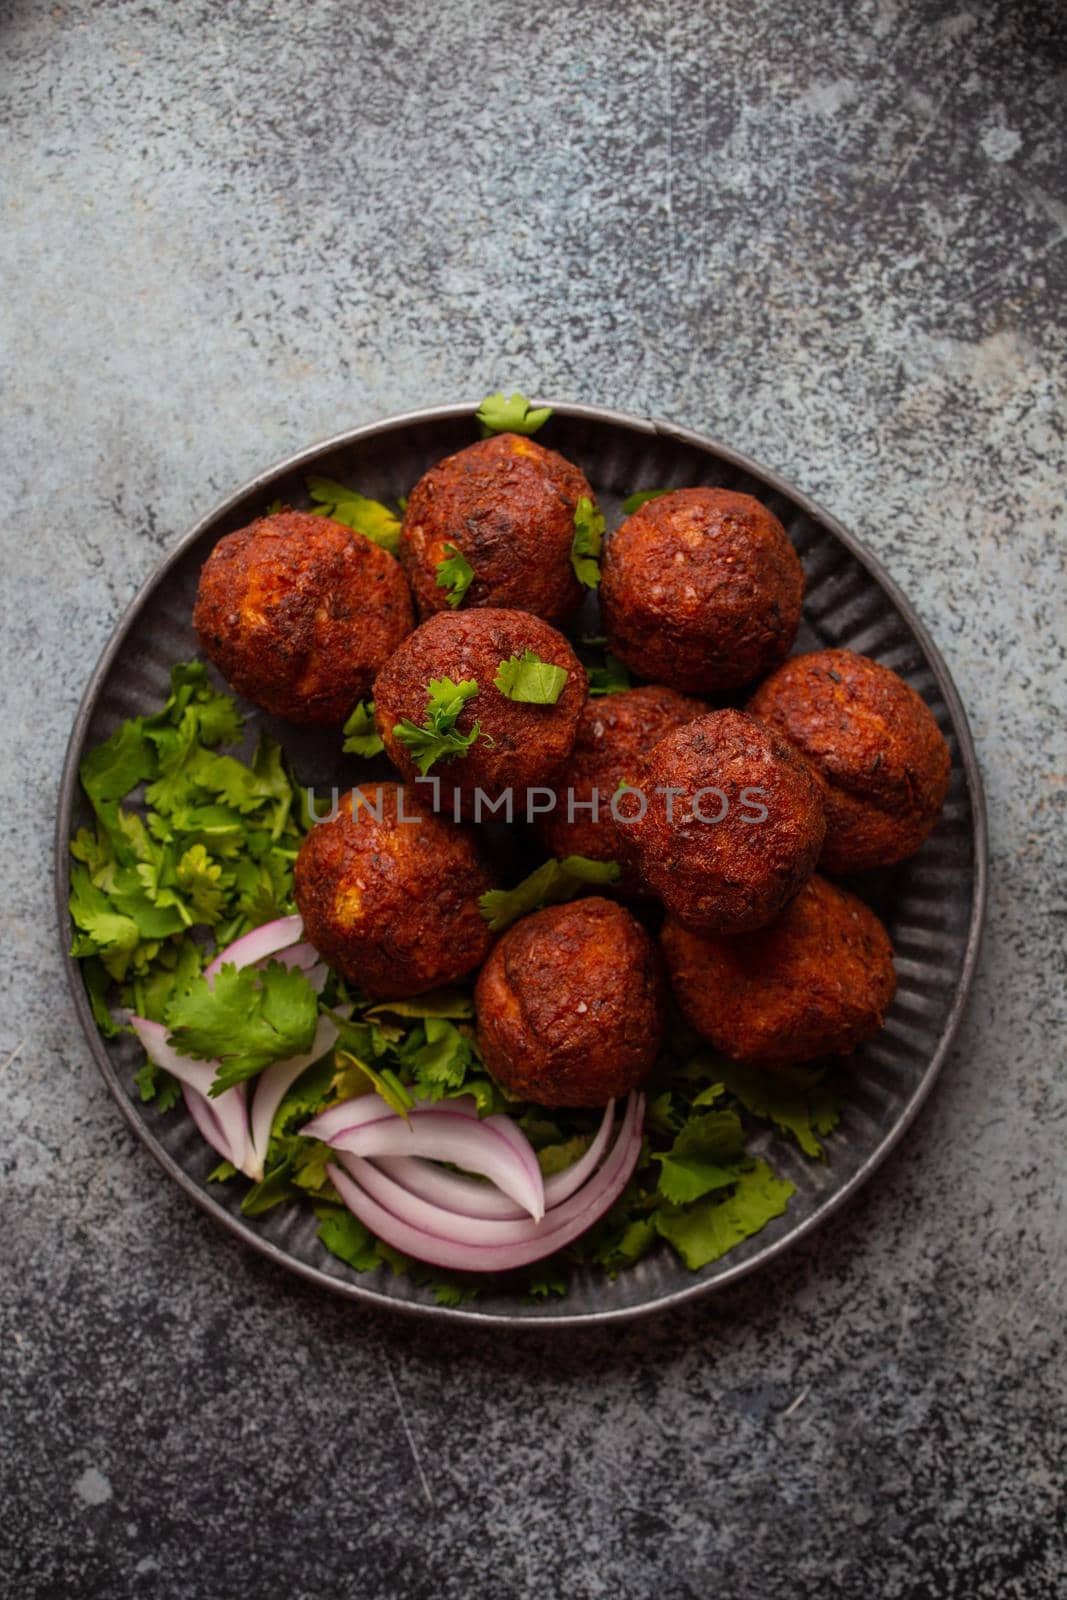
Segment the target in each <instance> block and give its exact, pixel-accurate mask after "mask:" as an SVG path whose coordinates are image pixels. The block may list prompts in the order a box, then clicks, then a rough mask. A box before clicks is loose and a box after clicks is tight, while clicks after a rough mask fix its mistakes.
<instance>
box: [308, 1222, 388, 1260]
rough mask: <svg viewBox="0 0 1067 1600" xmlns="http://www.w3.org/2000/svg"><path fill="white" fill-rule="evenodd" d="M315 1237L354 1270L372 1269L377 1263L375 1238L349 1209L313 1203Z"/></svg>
mask: <svg viewBox="0 0 1067 1600" xmlns="http://www.w3.org/2000/svg"><path fill="white" fill-rule="evenodd" d="M315 1215H316V1216H317V1217H318V1219H319V1230H318V1237H319V1240H320V1242H321V1243H322V1244H324V1245H325V1246H326V1249H327V1250H328V1251H329V1252H330V1254H331V1255H334V1256H336V1257H337V1258H338V1260H339V1261H344V1262H345V1263H346V1264H347V1265H348V1266H350V1267H355V1269H356V1271H357V1272H372V1271H373V1270H374V1268H375V1267H377V1266H379V1265H380V1257H379V1254H378V1245H377V1241H376V1240H375V1238H374V1235H373V1234H372V1233H371V1231H370V1229H369V1228H365V1227H364V1226H363V1224H362V1222H360V1220H359V1218H358V1217H354V1216H353V1215H352V1213H351V1211H343V1210H342V1209H341V1208H340V1207H339V1206H316V1207H315Z"/></svg>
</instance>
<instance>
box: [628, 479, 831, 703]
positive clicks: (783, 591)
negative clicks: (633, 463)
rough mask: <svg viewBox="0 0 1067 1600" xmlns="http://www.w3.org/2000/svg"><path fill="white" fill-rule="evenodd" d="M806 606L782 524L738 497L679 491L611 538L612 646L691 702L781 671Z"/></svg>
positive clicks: (726, 492) (652, 503) (643, 509)
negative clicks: (696, 696)
mask: <svg viewBox="0 0 1067 1600" xmlns="http://www.w3.org/2000/svg"><path fill="white" fill-rule="evenodd" d="M803 596H804V572H803V569H802V568H801V565H800V558H799V556H798V555H797V553H796V551H795V550H794V549H793V546H792V545H791V544H790V542H789V539H788V538H787V536H786V532H785V529H784V528H783V527H782V524H781V523H780V522H779V521H778V518H777V517H776V516H774V515H773V513H772V512H770V511H768V510H767V508H766V506H763V505H761V504H760V502H759V501H758V500H754V499H753V498H752V496H751V495H747V494H735V493H734V492H733V491H732V490H730V489H674V490H672V491H671V493H670V494H664V495H659V496H658V497H657V498H656V499H655V500H648V501H646V502H645V504H644V505H643V506H640V507H639V508H638V510H636V511H635V512H634V513H633V515H632V516H629V517H627V519H626V521H625V522H623V523H622V524H621V525H620V526H619V527H618V528H617V529H616V530H615V532H614V533H613V534H612V535H611V536H610V537H609V539H608V541H607V545H606V548H605V554H604V560H603V565H602V568H601V578H600V605H601V614H602V617H603V622H604V631H605V633H606V634H607V639H608V648H609V650H611V651H612V652H613V654H615V655H617V656H618V657H619V658H620V660H622V661H625V663H626V665H627V666H628V667H631V668H632V669H633V671H634V672H636V673H637V674H638V676H639V677H642V678H651V679H652V680H653V681H655V682H656V683H666V684H669V685H670V686H671V688H672V689H681V690H683V691H685V692H687V693H689V694H713V693H716V692H718V691H720V690H725V689H736V688H740V687H741V686H742V685H744V684H748V683H753V682H755V680H756V679H757V678H761V677H763V675H764V674H765V673H767V672H770V671H771V669H772V668H773V667H776V666H777V665H778V663H779V662H780V661H784V660H785V657H786V656H787V655H788V654H789V651H790V648H791V647H792V644H793V640H794V638H795V637H796V631H797V627H798V625H799V623H800V606H801V601H802V599H803Z"/></svg>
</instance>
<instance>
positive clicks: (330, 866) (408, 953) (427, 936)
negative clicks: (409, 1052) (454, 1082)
mask: <svg viewBox="0 0 1067 1600" xmlns="http://www.w3.org/2000/svg"><path fill="white" fill-rule="evenodd" d="M493 884H494V880H493V876H492V874H491V873H490V871H489V869H488V868H487V867H486V866H485V864H484V862H483V861H482V859H481V857H480V855H479V853H478V847H477V844H476V842H475V837H474V834H473V833H472V831H471V830H470V829H469V828H461V827H457V826H456V825H455V824H454V823H452V822H445V821H443V820H442V819H441V818H440V817H435V816H434V815H433V814H432V812H430V811H429V809H428V807H427V805H426V796H425V794H424V793H422V792H420V791H419V790H417V789H414V788H411V787H409V786H407V785H405V784H401V783H380V784H365V785H364V786H363V787H362V788H360V789H353V790H351V791H350V792H349V793H348V794H346V795H344V797H343V798H342V800H341V802H340V804H339V806H338V809H337V814H336V815H335V816H334V817H332V818H330V819H328V820H324V821H322V822H319V823H316V825H315V826H314V827H313V828H312V830H311V832H310V833H309V834H308V836H307V838H306V839H305V840H304V843H303V845H302V846H301V849H300V854H299V855H298V856H297V858H296V867H295V872H294V893H295V896H296V904H297V909H298V910H299V912H300V915H301V916H302V917H303V919H304V933H305V937H306V938H308V939H309V940H310V941H311V943H312V944H313V945H314V946H315V949H316V950H317V951H318V952H319V954H320V955H321V956H322V957H323V958H324V959H325V960H326V961H328V962H329V964H330V966H331V967H334V968H336V970H337V971H338V972H339V973H340V974H341V975H342V977H344V978H347V979H349V980H350V981H351V982H352V983H355V984H358V985H359V987H360V989H362V990H363V991H364V993H365V994H369V995H372V996H373V997H374V998H375V999H382V1000H396V999H401V998H403V997H405V996H408V995H413V994H422V993H423V992H424V991H425V990H427V989H435V988H437V987H438V985H439V984H445V983H454V982H455V981H456V979H458V978H462V977H463V976H464V974H465V973H468V972H471V971H473V969H474V968H475V967H477V966H479V965H480V963H481V962H482V961H483V960H484V958H485V955H486V953H487V951H488V949H489V946H490V945H491V944H492V942H493V940H492V935H491V934H490V932H489V929H488V927H487V926H486V922H485V919H484V918H483V916H482V914H481V912H480V911H479V909H478V896H479V895H481V894H484V892H485V891H486V889H491V888H492V887H493Z"/></svg>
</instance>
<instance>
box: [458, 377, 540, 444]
mask: <svg viewBox="0 0 1067 1600" xmlns="http://www.w3.org/2000/svg"><path fill="white" fill-rule="evenodd" d="M476 415H477V418H478V421H479V422H480V423H481V425H482V438H483V439H487V438H489V437H490V435H491V434H494V433H526V434H530V433H536V432H537V430H538V428H540V427H543V425H544V424H545V423H546V422H547V421H548V419H549V417H550V416H551V415H552V407H551V406H535V405H533V404H532V403H531V402H530V401H529V400H527V398H526V396H525V395H524V394H518V393H516V394H513V395H511V396H510V397H505V396H504V395H503V394H502V393H501V391H500V390H499V389H498V390H497V392H496V393H495V394H487V395H486V397H485V399H484V400H483V401H482V403H481V405H480V406H479V407H478V410H477V413H476Z"/></svg>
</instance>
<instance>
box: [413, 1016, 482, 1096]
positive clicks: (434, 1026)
mask: <svg viewBox="0 0 1067 1600" xmlns="http://www.w3.org/2000/svg"><path fill="white" fill-rule="evenodd" d="M421 1031H422V1034H423V1037H424V1041H425V1042H424V1043H423V1044H421V1045H420V1046H419V1047H418V1048H417V1049H416V1050H415V1052H414V1054H412V1055H411V1056H410V1057H409V1058H408V1061H407V1065H408V1067H409V1069H410V1071H411V1074H412V1088H413V1089H414V1091H415V1094H416V1095H417V1096H418V1098H420V1099H426V1100H440V1099H441V1098H442V1096H443V1095H444V1094H445V1093H446V1091H447V1090H449V1089H459V1088H461V1087H462V1085H463V1081H464V1079H465V1078H466V1076H467V1070H468V1068H469V1067H470V1066H472V1065H473V1063H474V1061H475V1051H474V1045H473V1042H472V1041H471V1039H470V1038H469V1037H468V1036H467V1035H466V1034H464V1033H461V1032H460V1030H459V1028H457V1027H456V1025H455V1023H454V1022H449V1021H448V1020H447V1019H446V1018H444V1017H427V1018H426V1019H425V1021H424V1022H423V1024H422V1029H421ZM416 1037H417V1034H416Z"/></svg>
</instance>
